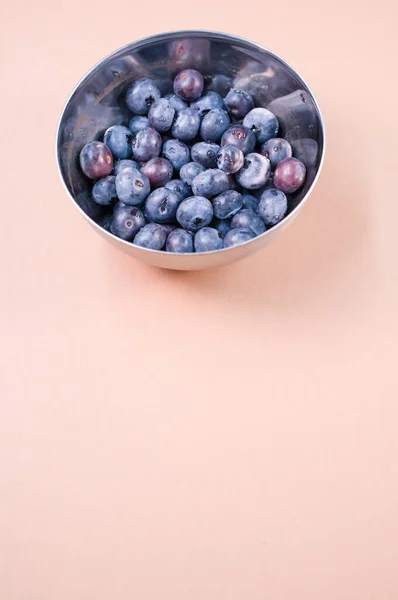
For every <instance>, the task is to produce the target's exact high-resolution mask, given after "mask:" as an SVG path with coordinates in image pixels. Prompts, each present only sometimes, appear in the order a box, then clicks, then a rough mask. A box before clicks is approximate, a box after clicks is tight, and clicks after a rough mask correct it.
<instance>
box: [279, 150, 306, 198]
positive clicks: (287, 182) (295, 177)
mask: <svg viewBox="0 0 398 600" xmlns="http://www.w3.org/2000/svg"><path fill="white" fill-rule="evenodd" d="M305 174H306V168H305V166H304V164H303V163H302V162H301V160H297V158H284V159H283V160H281V162H280V163H278V166H277V167H276V169H275V173H274V184H275V186H276V187H277V188H278V189H280V190H282V192H285V194H292V193H293V192H296V191H297V190H298V189H299V188H301V186H302V185H303V183H304V180H305Z"/></svg>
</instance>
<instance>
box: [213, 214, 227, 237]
mask: <svg viewBox="0 0 398 600" xmlns="http://www.w3.org/2000/svg"><path fill="white" fill-rule="evenodd" d="M211 226H212V227H214V229H217V231H218V232H219V233H220V235H221V237H224V236H225V234H226V233H228V231H229V230H230V229H231V219H217V218H215V219H213V221H212V222H211Z"/></svg>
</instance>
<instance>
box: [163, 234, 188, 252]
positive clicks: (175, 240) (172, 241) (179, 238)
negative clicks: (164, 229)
mask: <svg viewBox="0 0 398 600" xmlns="http://www.w3.org/2000/svg"><path fill="white" fill-rule="evenodd" d="M166 250H167V252H178V253H180V254H186V253H187V252H193V235H192V233H191V232H190V231H186V230H185V229H175V230H174V231H172V232H171V233H170V235H169V237H168V238H167V242H166Z"/></svg>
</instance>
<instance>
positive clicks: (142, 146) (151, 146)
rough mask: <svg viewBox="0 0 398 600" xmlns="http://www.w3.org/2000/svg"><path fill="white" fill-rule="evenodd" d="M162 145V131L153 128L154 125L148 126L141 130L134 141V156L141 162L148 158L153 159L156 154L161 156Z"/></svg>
mask: <svg viewBox="0 0 398 600" xmlns="http://www.w3.org/2000/svg"><path fill="white" fill-rule="evenodd" d="M161 147H162V138H161V137H160V133H158V132H157V131H156V129H152V127H147V128H146V129H142V130H141V131H139V132H138V133H137V135H136V136H135V138H134V140H133V142H132V148H133V155H134V158H135V159H136V160H139V161H141V162H146V161H147V160H151V158H155V156H159V154H160V149H161Z"/></svg>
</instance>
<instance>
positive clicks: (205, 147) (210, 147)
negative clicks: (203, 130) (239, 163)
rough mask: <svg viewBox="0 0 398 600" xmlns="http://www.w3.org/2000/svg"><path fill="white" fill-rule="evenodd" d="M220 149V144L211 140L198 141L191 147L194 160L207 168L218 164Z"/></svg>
mask: <svg viewBox="0 0 398 600" xmlns="http://www.w3.org/2000/svg"><path fill="white" fill-rule="evenodd" d="M219 150H220V146H218V144H213V143H211V142H198V143H197V144H194V145H193V146H192V148H191V157H192V160H193V161H194V162H197V163H199V164H201V165H203V166H204V167H205V168H206V169H212V168H214V167H216V166H217V153H218V151H219Z"/></svg>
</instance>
